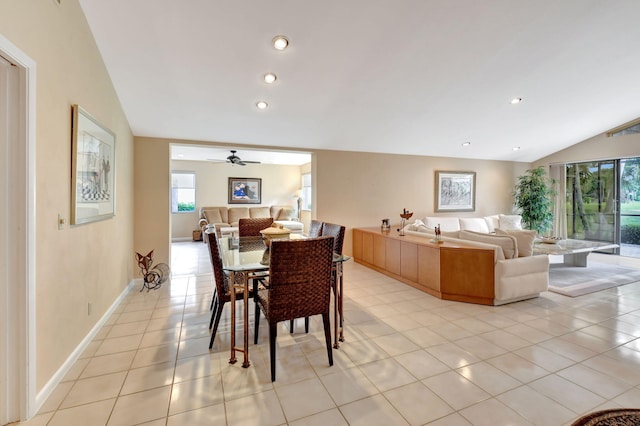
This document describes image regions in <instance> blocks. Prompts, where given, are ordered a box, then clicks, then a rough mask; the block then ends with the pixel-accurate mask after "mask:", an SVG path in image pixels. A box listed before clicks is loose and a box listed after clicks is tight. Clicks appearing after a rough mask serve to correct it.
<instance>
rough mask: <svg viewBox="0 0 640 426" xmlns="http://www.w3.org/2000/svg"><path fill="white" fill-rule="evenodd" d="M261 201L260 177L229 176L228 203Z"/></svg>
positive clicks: (257, 202)
mask: <svg viewBox="0 0 640 426" xmlns="http://www.w3.org/2000/svg"><path fill="white" fill-rule="evenodd" d="M260 203H262V179H261V178H237V177H230V178H229V204H260Z"/></svg>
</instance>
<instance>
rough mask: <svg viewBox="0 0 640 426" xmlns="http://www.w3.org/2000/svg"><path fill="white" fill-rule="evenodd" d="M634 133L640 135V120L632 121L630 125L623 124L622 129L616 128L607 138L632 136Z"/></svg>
mask: <svg viewBox="0 0 640 426" xmlns="http://www.w3.org/2000/svg"><path fill="white" fill-rule="evenodd" d="M634 133H640V119H638V120H634V121H631V122H629V123H626V124H623V125H622V126H620V127H616V128H615V129H612V130H609V131H608V132H607V136H610V137H616V136H625V135H631V134H634Z"/></svg>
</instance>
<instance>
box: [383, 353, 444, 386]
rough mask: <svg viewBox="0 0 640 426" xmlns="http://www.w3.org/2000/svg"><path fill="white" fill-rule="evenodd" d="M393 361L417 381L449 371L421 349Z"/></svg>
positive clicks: (397, 357) (399, 356)
mask: <svg viewBox="0 0 640 426" xmlns="http://www.w3.org/2000/svg"><path fill="white" fill-rule="evenodd" d="M394 359H395V360H396V361H398V363H400V365H402V366H403V367H404V368H406V369H407V370H408V371H409V372H410V373H411V374H412V375H413V376H414V377H415V378H417V379H419V380H422V379H425V378H427V377H431V376H435V375H437V374H441V373H444V372H447V371H449V370H450V368H449V366H447V365H446V364H444V363H443V362H440V361H438V360H437V359H436V358H434V357H433V356H432V355H431V354H429V353H428V352H427V351H425V350H423V349H421V350H419V351H414V352H409V353H406V354H402V355H398V356H396V357H394Z"/></svg>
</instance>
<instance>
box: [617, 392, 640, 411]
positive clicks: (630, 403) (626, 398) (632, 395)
mask: <svg viewBox="0 0 640 426" xmlns="http://www.w3.org/2000/svg"><path fill="white" fill-rule="evenodd" d="M612 401H613V402H615V403H616V404H619V405H620V406H622V407H637V406H638V401H640V389H638V388H633V389H629V390H628V391H626V392H625V393H623V394H620V395H618V396H616V397H615V398H614V399H613V400H612Z"/></svg>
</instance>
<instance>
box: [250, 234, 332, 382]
mask: <svg viewBox="0 0 640 426" xmlns="http://www.w3.org/2000/svg"><path fill="white" fill-rule="evenodd" d="M333 240H334V238H333V237H330V236H327V237H319V238H310V239H305V240H274V241H272V242H271V248H270V251H271V255H270V261H269V289H268V290H260V291H258V297H257V303H258V306H260V309H262V312H263V313H264V316H265V318H266V319H267V321H268V322H269V350H270V357H271V381H274V380H275V378H276V373H275V368H276V367H275V360H276V353H275V350H276V335H277V323H278V322H280V321H287V320H292V319H295V318H300V317H309V316H312V315H318V314H322V320H323V324H324V333H325V341H326V345H327V355H328V357H329V365H333V354H332V351H331V327H330V325H329V303H330V298H331V275H332V273H331V269H332V261H333V246H334V243H333ZM259 321H260V315H257V316H256V337H257V335H258V327H259Z"/></svg>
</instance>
